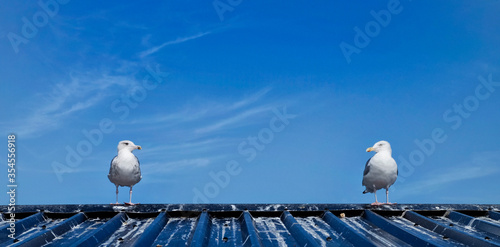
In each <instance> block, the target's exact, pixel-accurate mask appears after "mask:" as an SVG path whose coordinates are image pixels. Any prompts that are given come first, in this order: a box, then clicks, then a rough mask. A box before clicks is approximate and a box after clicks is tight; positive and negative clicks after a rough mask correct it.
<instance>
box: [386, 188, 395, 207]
mask: <svg viewBox="0 0 500 247" xmlns="http://www.w3.org/2000/svg"><path fill="white" fill-rule="evenodd" d="M385 199H386V203H385V204H388V205H392V204H396V203H390V202H389V189H385Z"/></svg>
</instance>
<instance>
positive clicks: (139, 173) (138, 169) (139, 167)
mask: <svg viewBox="0 0 500 247" xmlns="http://www.w3.org/2000/svg"><path fill="white" fill-rule="evenodd" d="M135 160H136V161H137V172H136V173H135V175H138V176H139V177H140V178H141V179H142V175H141V162H139V159H138V158H137V157H135Z"/></svg>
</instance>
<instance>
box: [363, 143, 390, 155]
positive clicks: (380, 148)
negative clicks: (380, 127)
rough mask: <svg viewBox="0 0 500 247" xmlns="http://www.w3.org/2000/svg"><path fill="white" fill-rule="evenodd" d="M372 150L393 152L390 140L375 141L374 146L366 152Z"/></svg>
mask: <svg viewBox="0 0 500 247" xmlns="http://www.w3.org/2000/svg"><path fill="white" fill-rule="evenodd" d="M371 151H375V152H377V153H378V152H381V151H389V152H390V153H392V149H391V144H389V142H386V141H379V142H377V143H375V145H373V147H370V148H367V149H366V152H371Z"/></svg>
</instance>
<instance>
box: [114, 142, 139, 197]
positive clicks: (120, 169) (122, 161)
mask: <svg viewBox="0 0 500 247" xmlns="http://www.w3.org/2000/svg"><path fill="white" fill-rule="evenodd" d="M136 149H139V150H140V149H142V148H141V146H138V145H135V144H134V143H133V142H131V141H128V140H126V141H121V142H119V143H118V155H116V156H115V157H114V158H113V160H111V166H110V168H109V174H108V178H109V181H111V183H114V184H115V186H116V204H119V203H118V186H122V187H123V186H128V187H130V199H129V202H128V203H125V205H134V204H133V203H132V186H134V185H135V184H137V183H139V181H141V179H142V176H141V168H140V164H139V159H137V157H135V155H134V154H133V153H132V151H134V150H136Z"/></svg>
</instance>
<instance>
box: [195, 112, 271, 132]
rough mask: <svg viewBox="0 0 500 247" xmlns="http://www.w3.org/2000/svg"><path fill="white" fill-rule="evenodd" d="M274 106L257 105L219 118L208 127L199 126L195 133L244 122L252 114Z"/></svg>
mask: <svg viewBox="0 0 500 247" xmlns="http://www.w3.org/2000/svg"><path fill="white" fill-rule="evenodd" d="M271 109H272V108H271V107H257V108H253V109H250V110H246V111H244V112H242V113H238V114H237V115H234V116H230V117H228V118H224V119H221V120H219V121H218V122H216V123H214V124H211V125H209V126H206V127H202V128H198V129H196V130H195V133H198V134H202V133H208V132H212V131H216V130H220V129H221V128H224V127H227V126H230V125H236V124H238V123H242V122H244V120H246V119H248V118H249V117H251V116H254V115H257V114H260V113H263V112H268V111H270V110H271Z"/></svg>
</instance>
